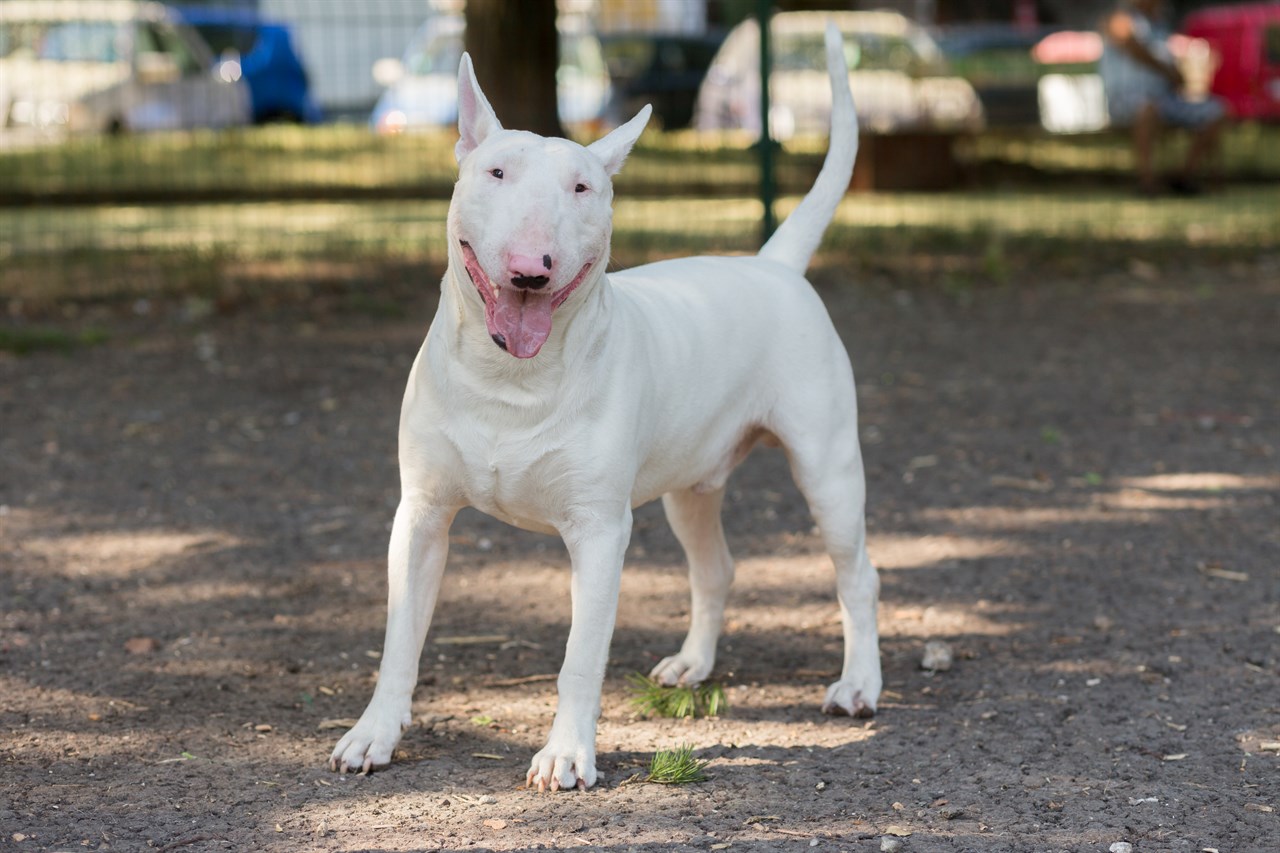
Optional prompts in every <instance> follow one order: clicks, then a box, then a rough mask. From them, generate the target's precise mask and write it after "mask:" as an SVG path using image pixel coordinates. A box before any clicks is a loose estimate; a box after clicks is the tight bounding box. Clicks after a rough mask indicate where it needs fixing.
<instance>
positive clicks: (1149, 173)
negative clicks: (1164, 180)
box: [1133, 104, 1160, 193]
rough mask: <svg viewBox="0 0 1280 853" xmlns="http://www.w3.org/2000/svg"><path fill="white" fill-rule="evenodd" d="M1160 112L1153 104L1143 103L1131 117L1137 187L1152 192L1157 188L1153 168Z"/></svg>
mask: <svg viewBox="0 0 1280 853" xmlns="http://www.w3.org/2000/svg"><path fill="white" fill-rule="evenodd" d="M1159 131H1160V114H1159V113H1158V112H1157V111H1156V106H1155V104H1143V106H1142V107H1141V108H1140V109H1139V110H1138V112H1137V113H1136V114H1135V115H1134V117H1133V156H1134V165H1135V167H1136V170H1137V173H1138V189H1140V190H1141V191H1142V192H1146V193H1154V192H1156V191H1157V189H1158V185H1157V183H1156V170H1155V150H1156V135H1157V134H1158V133H1159Z"/></svg>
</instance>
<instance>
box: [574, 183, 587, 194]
mask: <svg viewBox="0 0 1280 853" xmlns="http://www.w3.org/2000/svg"><path fill="white" fill-rule="evenodd" d="M573 191H574V192H576V193H584V192H586V191H587V185H586V184H578V185H577V186H576V187H574V188H573Z"/></svg>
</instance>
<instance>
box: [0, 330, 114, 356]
mask: <svg viewBox="0 0 1280 853" xmlns="http://www.w3.org/2000/svg"><path fill="white" fill-rule="evenodd" d="M107 337H108V335H107V333H106V332H104V331H102V330H101V329H85V330H83V331H80V332H67V331H64V330H62V329H50V328H44V327H40V326H34V327H28V328H7V329H6V328H0V351H3V352H11V353H15V354H17V355H29V354H30V353H33V352H41V351H47V350H53V351H55V352H62V353H69V352H72V351H73V350H76V349H79V348H81V347H91V346H95V345H97V344H100V343H102V342H104V341H105V340H106V339H107Z"/></svg>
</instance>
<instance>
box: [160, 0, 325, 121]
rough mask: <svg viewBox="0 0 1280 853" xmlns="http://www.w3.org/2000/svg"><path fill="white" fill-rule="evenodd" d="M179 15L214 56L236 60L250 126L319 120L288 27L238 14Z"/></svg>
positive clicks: (194, 9) (200, 11) (191, 10)
mask: <svg viewBox="0 0 1280 853" xmlns="http://www.w3.org/2000/svg"><path fill="white" fill-rule="evenodd" d="M181 12H182V17H183V18H184V19H185V20H186V21H187V23H188V24H190V25H191V26H192V27H193V28H195V30H196V31H197V32H199V33H200V35H201V36H203V37H204V40H205V41H206V42H208V43H209V47H210V48H212V50H213V52H214V53H215V54H217V55H218V56H221V57H223V58H226V57H227V56H232V55H234V56H238V57H239V62H240V71H241V74H242V75H243V76H244V81H245V82H246V83H247V84H248V86H249V95H250V99H251V100H252V104H253V120H254V121H255V122H257V123H259V124H261V123H264V122H271V121H293V122H306V123H312V122H318V121H320V118H321V114H320V108H319V107H318V106H316V103H315V101H314V100H312V98H311V85H310V81H309V80H308V78H307V71H306V69H305V68H303V66H302V61H301V60H300V59H299V58H298V54H297V51H295V50H294V47H293V36H292V34H291V33H290V31H289V28H288V27H286V26H285V25H283V24H278V23H273V22H270V21H265V20H263V19H262V18H260V17H258V15H257V14H255V13H254V12H252V11H250V10H244V9H225V8H217V7H212V6H185V7H182V9H181Z"/></svg>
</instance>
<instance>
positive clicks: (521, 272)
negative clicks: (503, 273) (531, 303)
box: [507, 255, 552, 290]
mask: <svg viewBox="0 0 1280 853" xmlns="http://www.w3.org/2000/svg"><path fill="white" fill-rule="evenodd" d="M551 267H552V263H551V256H550V255H543V256H542V257H540V258H535V257H532V256H530V255H512V256H511V259H510V260H509V261H508V262H507V272H508V273H510V275H511V283H512V284H514V285H515V286H516V287H527V288H529V289H530V290H538V289H539V288H541V287H544V286H545V285H546V284H547V282H549V281H550V280H551V278H550V276H548V275H547V273H549V272H551Z"/></svg>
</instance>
